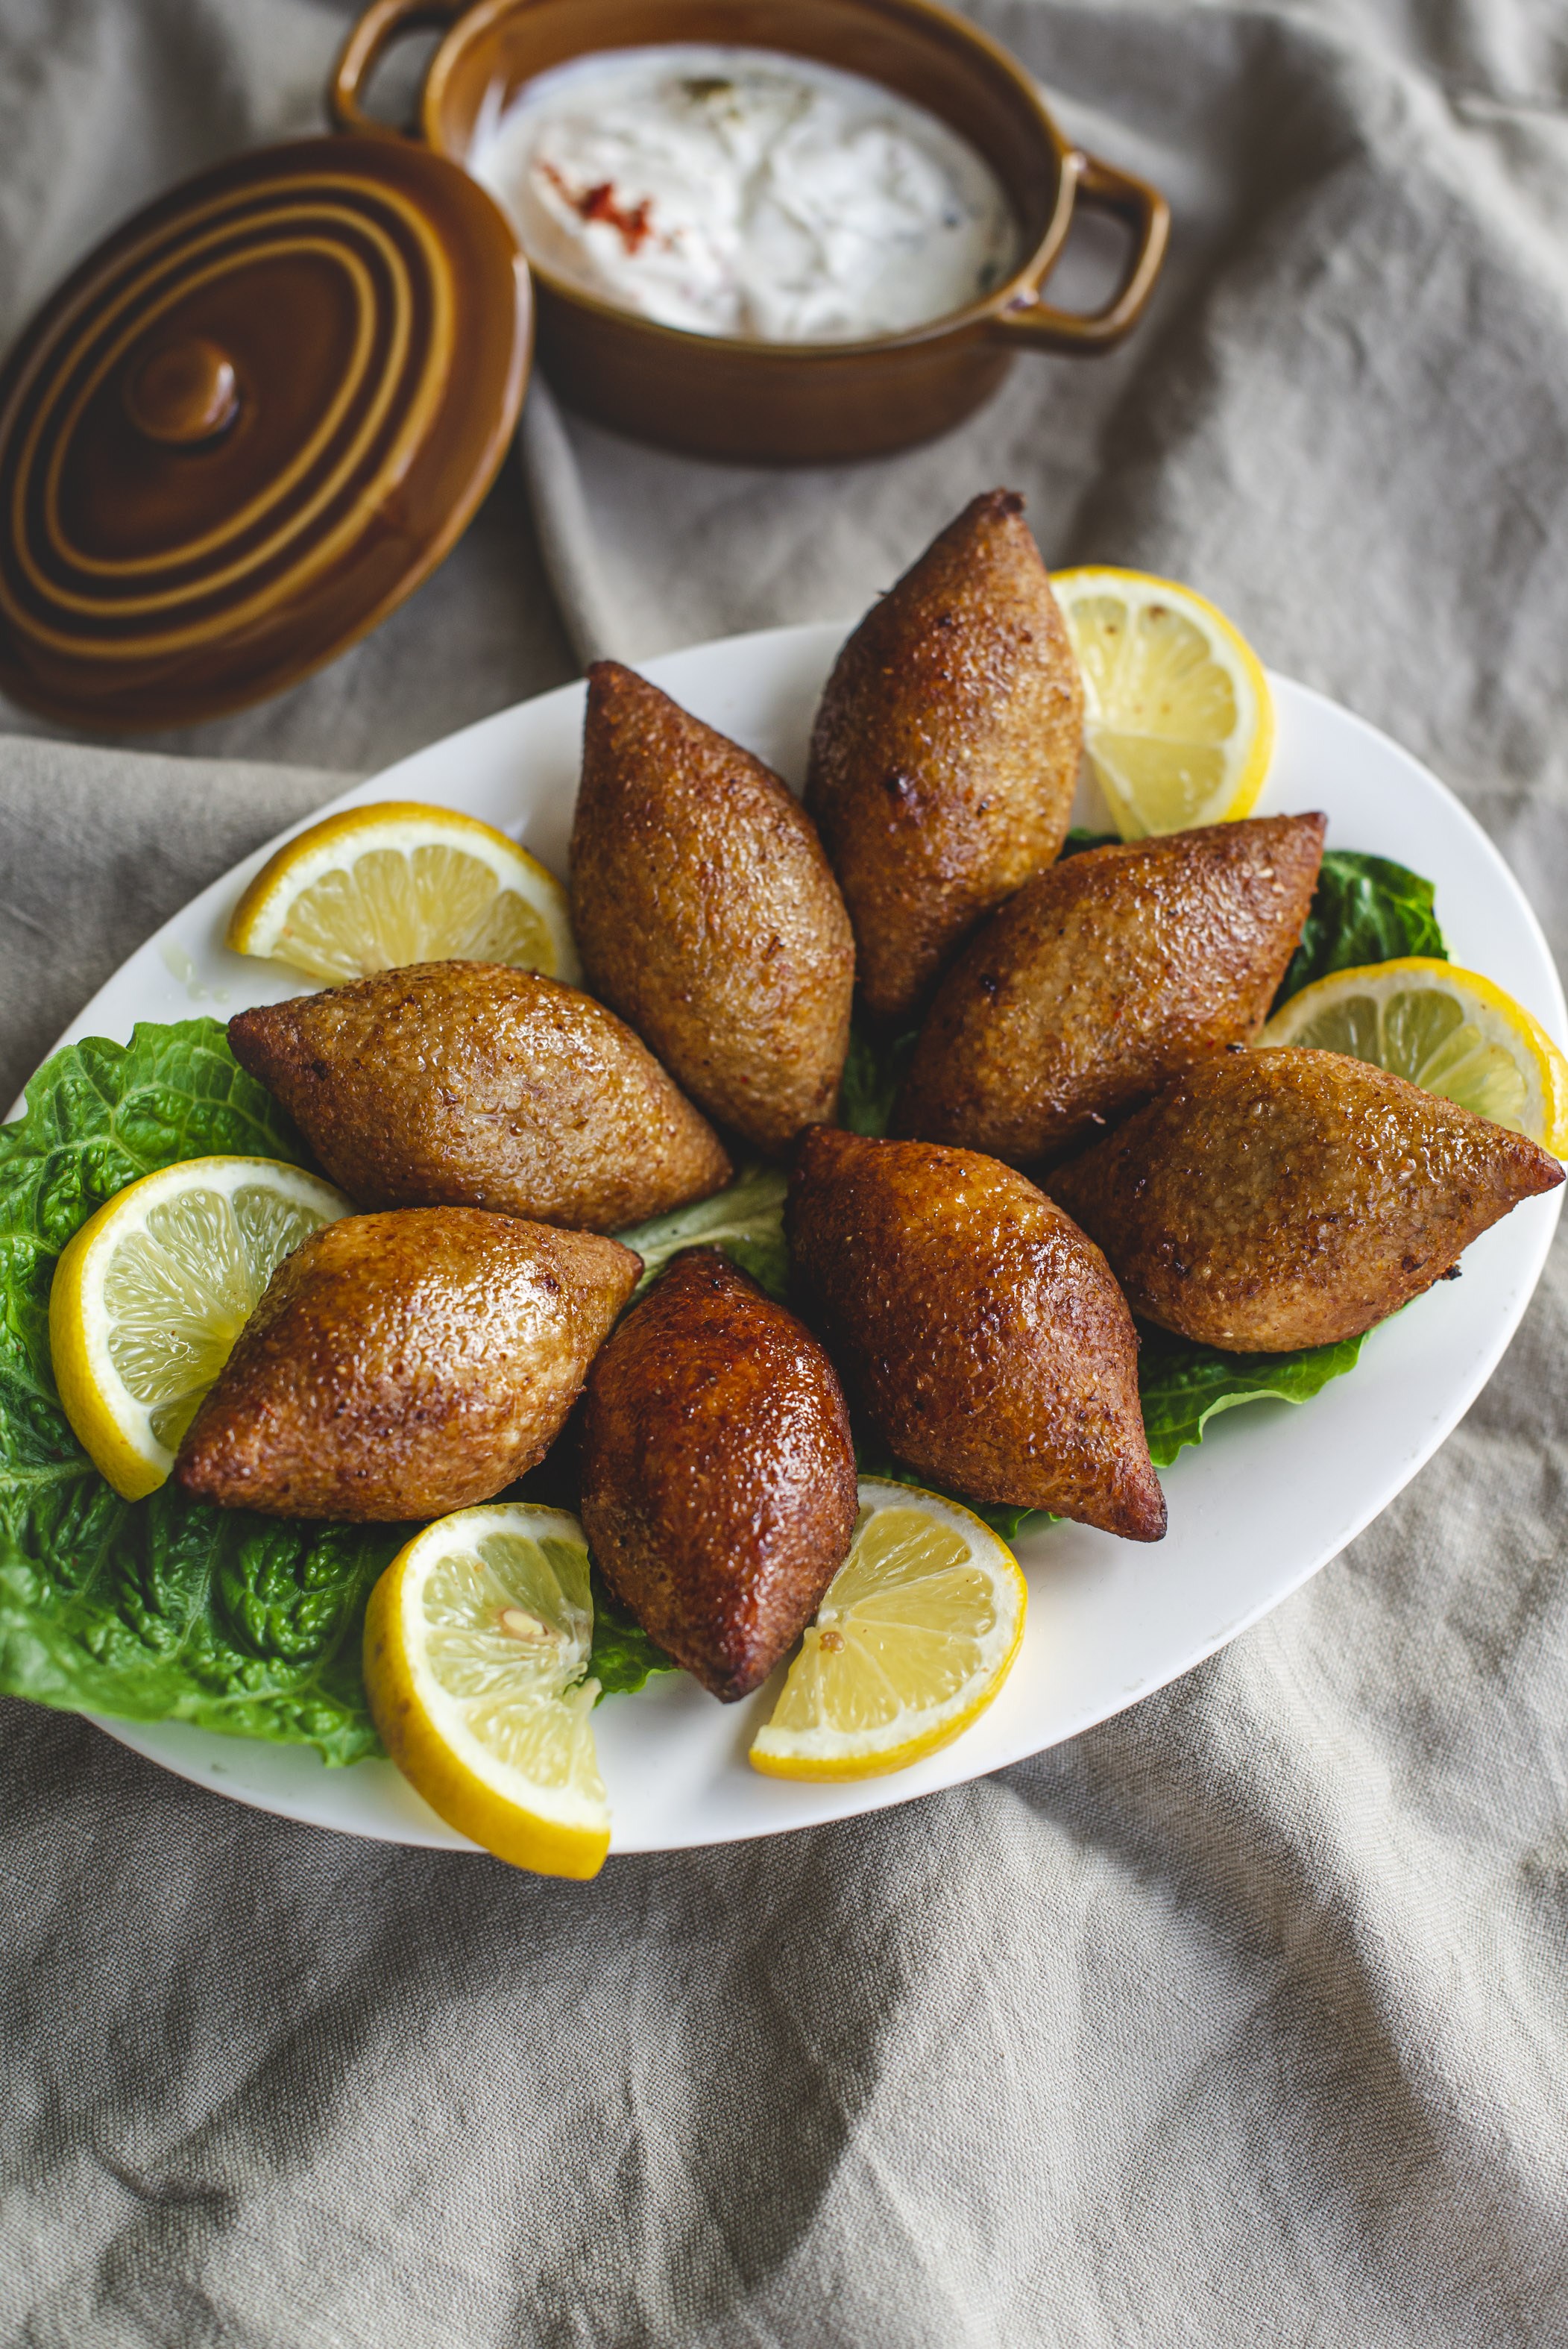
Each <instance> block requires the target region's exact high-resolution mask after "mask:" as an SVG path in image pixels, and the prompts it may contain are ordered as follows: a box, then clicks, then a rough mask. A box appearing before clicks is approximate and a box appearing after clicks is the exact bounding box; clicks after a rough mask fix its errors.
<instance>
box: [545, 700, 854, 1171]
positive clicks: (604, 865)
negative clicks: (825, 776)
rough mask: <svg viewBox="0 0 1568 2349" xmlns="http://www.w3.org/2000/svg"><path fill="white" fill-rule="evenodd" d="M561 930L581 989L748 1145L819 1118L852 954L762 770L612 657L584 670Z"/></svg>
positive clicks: (826, 886)
mask: <svg viewBox="0 0 1568 2349" xmlns="http://www.w3.org/2000/svg"><path fill="white" fill-rule="evenodd" d="M572 925H573V930H574V931H575V932H576V936H577V944H578V947H579V949H580V951H581V953H582V956H583V968H584V969H585V970H586V972H587V974H588V980H589V984H590V985H591V986H592V987H593V988H594V989H595V990H596V991H597V993H599V994H600V995H602V996H603V999H604V1000H605V1002H606V1003H611V1004H614V1008H615V1009H616V1010H617V1011H619V1012H620V1013H621V1015H622V1016H623V1018H624V1019H629V1020H630V1021H631V1023H632V1025H633V1027H634V1028H635V1029H636V1030H637V1032H638V1034H639V1035H640V1036H643V1037H645V1039H646V1040H647V1041H648V1043H649V1044H651V1045H652V1046H653V1049H654V1050H655V1052H657V1054H658V1055H659V1058H660V1059H661V1060H662V1061H664V1063H665V1067H666V1068H668V1069H669V1070H670V1071H672V1072H673V1073H674V1075H675V1076H676V1078H677V1079H678V1081H679V1082H680V1083H681V1084H682V1085H684V1086H685V1088H686V1092H688V1093H690V1095H691V1096H692V1099H693V1100H694V1101H696V1102H698V1103H699V1104H700V1105H701V1107H702V1108H704V1109H705V1110H707V1112H708V1114H709V1115H710V1116H711V1117H715V1118H717V1120H718V1121H719V1123H721V1124H722V1125H725V1126H727V1127H729V1128H730V1129H731V1130H732V1131H733V1132H734V1133H738V1134H739V1135H740V1136H741V1137H742V1138H743V1139H744V1140H745V1141H747V1142H749V1143H752V1144H753V1146H754V1147H755V1148H757V1149H759V1150H765V1151H769V1152H779V1151H782V1150H785V1149H787V1148H788V1146H789V1143H791V1142H792V1141H793V1140H794V1138H795V1136H796V1134H798V1133H799V1131H800V1129H801V1127H802V1126H805V1125H812V1124H816V1123H820V1122H821V1121H822V1120H824V1119H826V1118H830V1117H831V1115H832V1113H833V1108H834V1104H835V1102H837V1099H838V1092H839V1079H840V1076H841V1073H842V1071H843V1065H844V1054H845V1052H846V1050H848V1047H849V1036H850V1001H851V996H852V994H853V992H854V983H855V946H854V938H853V936H852V934H851V929H850V917H849V916H848V914H847V913H846V912H845V911H844V901H843V899H842V898H841V896H840V895H839V888H838V884H837V882H835V880H834V879H833V875H832V872H831V870H830V866H829V864H828V860H827V858H826V857H825V856H824V855H823V854H822V848H821V843H820V841H819V840H818V838H817V833H816V827H815V825H814V824H813V823H812V822H811V819H810V816H809V815H808V814H807V813H806V811H805V809H804V808H803V807H802V806H801V805H800V802H799V800H797V799H796V798H795V796H794V794H793V793H792V792H789V790H788V789H787V788H786V787H785V785H784V784H783V783H781V782H780V781H779V778H778V776H777V775H776V774H774V773H773V771H772V770H771V769H770V768H768V767H765V766H764V765H763V764H762V762H761V761H760V760H759V759H754V758H753V757H752V756H751V753H750V752H749V751H748V750H742V749H741V748H740V746H739V744H738V743H736V742H731V741H728V740H727V739H726V738H725V736H724V735H722V734H717V733H715V731H714V730H713V728H712V727H711V726H705V725H703V724H702V722H701V721H700V719H696V718H693V717H691V716H689V715H688V714H687V712H686V710H684V709H680V708H679V707H678V706H677V704H676V703H675V702H673V701H672V700H671V699H670V698H669V697H668V695H667V694H664V693H661V692H660V691H659V689H658V688H657V687H656V686H654V685H650V684H648V682H647V680H646V679H645V678H640V677H638V676H637V675H636V674H635V672H634V670H632V669H629V668H623V667H621V665H620V663H619V662H618V661H595V663H594V664H593V667H592V668H591V669H590V670H589V672H588V714H587V721H586V725H585V728H584V731H583V781H582V786H581V788H580V790H579V792H578V795H577V813H576V819H575V822H574V824H573V833H572Z"/></svg>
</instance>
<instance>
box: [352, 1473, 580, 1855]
mask: <svg viewBox="0 0 1568 2349" xmlns="http://www.w3.org/2000/svg"><path fill="white" fill-rule="evenodd" d="M498 1517H507V1518H508V1519H510V1520H511V1521H512V1522H514V1523H516V1524H517V1526H518V1527H519V1529H520V1530H521V1525H522V1520H524V1519H526V1520H528V1521H529V1523H530V1525H531V1524H532V1522H533V1521H535V1520H538V1521H543V1520H546V1519H549V1520H552V1521H553V1524H552V1527H551V1529H552V1530H555V1529H556V1528H558V1527H564V1526H570V1527H571V1528H572V1534H573V1538H574V1539H576V1540H578V1541H580V1542H582V1544H583V1549H584V1551H586V1547H587V1543H586V1538H585V1537H584V1536H583V1530H582V1527H581V1526H580V1525H578V1523H577V1520H576V1519H575V1518H574V1517H573V1516H570V1514H569V1513H568V1512H567V1511H565V1510H562V1509H550V1508H545V1507H536V1506H529V1505H527V1504H518V1503H507V1502H501V1503H489V1504H485V1505H482V1506H480V1507H479V1508H475V1509H460V1510H457V1511H454V1512H453V1514H452V1516H449V1517H444V1518H438V1519H437V1520H436V1521H435V1523H434V1524H432V1525H429V1526H421V1528H420V1529H419V1531H418V1533H417V1534H415V1535H414V1536H413V1537H412V1538H411V1539H410V1540H409V1541H407V1542H406V1543H405V1544H404V1546H403V1547H402V1548H401V1549H400V1550H399V1551H398V1553H397V1557H395V1558H393V1560H392V1561H391V1563H390V1565H389V1566H388V1567H387V1570H386V1572H385V1573H384V1574H383V1575H382V1576H381V1578H380V1579H379V1580H378V1581H377V1585H376V1588H375V1589H374V1590H373V1591H372V1592H371V1594H370V1602H369V1605H368V1606H367V1608H366V1615H365V1645H364V1657H365V1689H366V1699H367V1701H368V1703H369V1707H370V1715H371V1719H372V1720H373V1721H374V1722H375V1723H376V1727H377V1732H378V1733H379V1734H380V1738H381V1742H382V1744H384V1745H385V1746H386V1748H387V1753H388V1754H389V1755H390V1756H391V1758H392V1760H393V1762H394V1763H395V1764H396V1765H397V1768H398V1769H399V1770H400V1771H401V1772H402V1774H403V1775H404V1776H405V1777H406V1778H407V1781H408V1783H409V1785H411V1786H412V1787H413V1789H414V1791H415V1793H416V1794H417V1795H419V1796H420V1797H421V1798H422V1799H423V1800H424V1801H425V1802H426V1803H428V1805H429V1807H430V1808H431V1810H433V1811H434V1812H435V1813H436V1816H438V1818H440V1819H442V1820H444V1821H445V1823H446V1824H447V1826H449V1827H452V1828H454V1829H455V1830H456V1831H457V1833H458V1834H459V1835H461V1836H466V1837H468V1839H469V1842H470V1843H472V1844H475V1845H477V1846H478V1847H480V1850H483V1851H488V1852H489V1853H490V1855H491V1857H494V1858H496V1859H500V1860H504V1861H505V1862H506V1863H507V1865H508V1866H509V1867H511V1868H523V1869H526V1870H527V1871H528V1872H529V1873H531V1874H532V1875H536V1876H555V1877H563V1878H569V1879H571V1880H573V1881H574V1882H578V1883H586V1882H587V1881H589V1880H590V1879H591V1878H593V1877H595V1876H597V1874H598V1873H599V1870H600V1869H601V1868H603V1864H604V1860H605V1857H606V1856H607V1855H608V1852H609V1849H610V1824H609V1819H608V1816H607V1815H606V1816H605V1817H604V1818H603V1823H602V1824H594V1825H589V1824H587V1823H586V1822H585V1821H584V1820H583V1818H582V1817H581V1816H579V1817H578V1818H577V1819H571V1818H564V1817H553V1818H552V1817H551V1816H549V1814H548V1812H547V1811H544V1810H531V1809H528V1808H525V1807H524V1806H522V1805H521V1804H520V1803H517V1802H514V1801H510V1800H509V1799H508V1798H507V1797H506V1795H502V1794H500V1793H498V1791H497V1789H496V1787H495V1785H493V1784H491V1783H490V1781H488V1780H486V1779H485V1778H483V1777H481V1776H480V1775H479V1773H478V1772H477V1771H475V1770H474V1769H473V1768H471V1767H470V1765H469V1763H468V1762H467V1761H466V1760H465V1759H464V1757H463V1754H461V1752H460V1751H459V1750H458V1749H457V1748H456V1747H455V1746H454V1744H452V1743H451V1742H449V1736H445V1735H443V1734H442V1733H441V1731H440V1729H439V1728H438V1725H437V1723H436V1722H435V1720H434V1719H433V1718H432V1714H431V1712H430V1709H429V1708H428V1705H427V1703H426V1702H425V1699H424V1697H423V1696H422V1694H421V1693H420V1690H419V1686H418V1680H419V1677H420V1676H419V1675H418V1674H417V1673H416V1671H415V1669H414V1667H413V1664H412V1661H411V1659H410V1655H409V1649H408V1641H407V1636H406V1628H405V1627H406V1624H407V1610H408V1609H409V1607H410V1605H411V1604H412V1602H413V1598H414V1584H413V1576H412V1571H411V1570H412V1569H413V1568H416V1567H418V1566H420V1565H422V1564H424V1563H425V1561H423V1560H421V1559H420V1557H419V1556H418V1553H419V1552H420V1551H421V1550H425V1551H427V1552H428V1565H429V1566H433V1565H434V1563H435V1562H436V1558H437V1557H438V1556H439V1555H440V1554H441V1553H440V1551H439V1549H438V1547H437V1546H436V1545H435V1544H433V1543H432V1542H431V1540H430V1537H431V1536H432V1535H435V1534H437V1533H438V1532H446V1531H449V1528H450V1527H451V1526H453V1524H454V1523H458V1522H460V1521H461V1520H463V1519H465V1518H467V1519H469V1520H470V1521H473V1520H478V1519H480V1518H489V1519H494V1518H498ZM427 1570H428V1568H427ZM597 1692H598V1683H597V1682H594V1681H591V1680H590V1681H585V1682H578V1683H577V1684H576V1685H575V1687H574V1688H573V1690H571V1691H570V1692H568V1694H569V1695H570V1696H574V1697H575V1696H579V1695H580V1696H581V1698H582V1699H583V1701H585V1702H588V1703H589V1704H590V1705H591V1704H592V1702H593V1697H594V1696H595V1695H596V1694H597ZM451 1725H452V1724H449V1727H450V1726H451ZM500 1766H501V1767H502V1768H503V1769H504V1767H505V1765H504V1764H502V1765H500ZM537 1791H538V1793H539V1794H540V1795H543V1796H545V1797H546V1799H547V1790H545V1789H538V1790H537ZM578 1800H579V1804H580V1803H581V1798H578Z"/></svg>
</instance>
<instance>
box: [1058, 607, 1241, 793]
mask: <svg viewBox="0 0 1568 2349" xmlns="http://www.w3.org/2000/svg"><path fill="white" fill-rule="evenodd" d="M1051 584H1052V586H1053V588H1054V589H1055V592H1056V595H1057V601H1058V602H1059V603H1060V605H1061V607H1062V614H1063V617H1064V618H1065V620H1066V622H1067V626H1068V634H1069V636H1071V638H1072V643H1073V649H1074V651H1075V653H1076V654H1077V656H1078V667H1079V668H1080V670H1081V671H1082V674H1083V681H1084V748H1085V752H1086V755H1087V757H1088V762H1089V765H1090V768H1091V769H1092V771H1093V772H1094V774H1095V776H1096V779H1097V780H1098V781H1099V785H1100V788H1101V790H1102V791H1103V792H1104V793H1105V796H1106V799H1107V802H1109V807H1110V811H1111V813H1112V816H1113V817H1114V819H1115V822H1116V825H1117V829H1118V831H1119V833H1121V835H1122V837H1123V839H1124V840H1138V839H1142V838H1144V837H1145V836H1147V835H1148V834H1150V833H1164V832H1180V831H1183V830H1185V829H1187V828H1188V827H1189V826H1191V825H1193V824H1200V823H1221V822H1226V821H1231V820H1233V819H1235V818H1236V817H1239V816H1243V815H1246V814H1247V813H1249V812H1250V811H1251V810H1252V808H1253V806H1255V804H1256V802H1257V799H1258V795H1259V793H1260V792H1261V791H1262V789H1263V786H1264V780H1265V778H1266V776H1267V773H1268V767H1269V761H1270V758H1271V756H1272V754H1273V748H1274V705H1273V701H1272V698H1271V696H1270V693H1269V688H1268V679H1267V678H1266V677H1265V676H1264V669H1263V665H1262V663H1261V662H1260V661H1259V660H1258V657H1257V656H1256V654H1255V653H1254V652H1253V649H1252V647H1251V646H1250V645H1249V644H1248V643H1247V642H1246V640H1245V638H1244V637H1243V636H1241V635H1240V634H1239V632H1238V631H1237V630H1236V629H1235V628H1234V627H1233V626H1232V624H1231V623H1230V621H1229V620H1227V619H1226V618H1225V617H1224V616H1223V614H1222V613H1221V612H1218V611H1216V610H1215V608H1214V606H1213V605H1212V604H1210V603H1209V602H1208V601H1207V600H1206V599H1205V598H1204V597H1203V596H1202V595H1196V594H1195V593H1194V592H1193V590H1192V589H1191V588H1190V587H1181V586H1178V585H1175V584H1174V583H1173V582H1172V581H1171V580H1165V579H1154V578H1151V577H1150V576H1149V575H1148V574H1145V573H1142V572H1135V571H1117V570H1112V569H1108V568H1102V567H1096V568H1093V569H1083V570H1078V571H1064V572H1061V573H1058V574H1057V575H1056V577H1055V578H1054V579H1053V581H1052V583H1051Z"/></svg>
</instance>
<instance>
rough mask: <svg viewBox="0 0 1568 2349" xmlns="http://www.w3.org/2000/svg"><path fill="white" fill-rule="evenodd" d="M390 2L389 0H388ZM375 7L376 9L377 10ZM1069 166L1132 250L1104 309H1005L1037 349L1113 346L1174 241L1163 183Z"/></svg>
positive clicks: (1007, 324)
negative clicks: (1125, 231) (1120, 226)
mask: <svg viewBox="0 0 1568 2349" xmlns="http://www.w3.org/2000/svg"><path fill="white" fill-rule="evenodd" d="M383 5H385V0H383ZM373 13H374V12H373ZM1066 169H1067V170H1068V171H1070V172H1071V173H1072V176H1073V182H1074V201H1075V202H1078V203H1080V204H1088V205H1090V206H1091V207H1092V208H1093V209H1094V210H1095V211H1097V212H1109V213H1111V214H1112V215H1113V217H1114V218H1116V219H1117V220H1119V221H1122V222H1125V223H1126V225H1127V227H1128V228H1129V229H1130V231H1131V233H1132V254H1131V258H1130V261H1129V262H1128V264H1127V271H1126V274H1125V275H1124V276H1123V278H1122V281H1121V284H1120V285H1119V286H1118V288H1117V290H1116V293H1115V294H1114V295H1113V296H1112V297H1111V299H1110V301H1109V302H1108V303H1107V305H1106V306H1105V308H1104V309H1103V310H1090V311H1088V312H1087V313H1084V312H1080V311H1077V310H1057V309H1053V308H1052V306H1051V305H1050V304H1049V303H1048V302H1042V301H1041V299H1040V296H1039V291H1038V288H1037V287H1036V288H1035V289H1034V291H1033V296H1032V298H1031V297H1030V295H1028V294H1025V295H1020V296H1019V298H1018V300H1017V301H1016V303H1015V304H1014V305H1010V306H1009V307H1008V308H1007V309H1006V310H1002V311H999V312H998V313H997V316H996V317H995V320H994V321H993V324H992V332H993V334H994V335H995V336H996V338H997V339H998V340H999V341H1001V342H1005V343H1011V344H1012V345H1013V346H1014V347H1015V348H1020V347H1027V348H1028V349H1030V350H1037V351H1080V352H1093V351H1103V350H1109V347H1110V346H1111V344H1112V343H1118V342H1119V341H1120V340H1121V337H1122V336H1123V335H1125V334H1126V333H1127V331H1128V329H1129V328H1130V327H1131V326H1136V325H1137V324H1138V321H1139V319H1140V317H1141V316H1142V315H1143V311H1144V308H1145V305H1147V303H1148V300H1149V297H1150V295H1151V294H1152V293H1153V291H1154V284H1155V280H1156V279H1157V278H1158V276H1159V274H1160V272H1161V266H1162V265H1163V263H1164V260H1165V248H1166V246H1167V244H1168V243H1170V241H1171V207H1170V205H1169V204H1168V203H1167V202H1166V201H1165V199H1164V197H1163V196H1162V195H1161V193H1160V191H1159V189H1158V188H1151V187H1150V185H1149V182H1148V181H1147V180H1135V179H1134V178H1133V177H1132V174H1131V173H1130V171H1117V170H1116V169H1115V167H1114V165H1112V164H1109V163H1102V162H1101V161H1100V160H1099V157H1098V156H1096V155H1086V154H1084V153H1082V152H1081V151H1080V150H1076V149H1075V150H1074V151H1073V152H1072V153H1071V154H1070V155H1069V156H1068V160H1067V164H1066Z"/></svg>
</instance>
